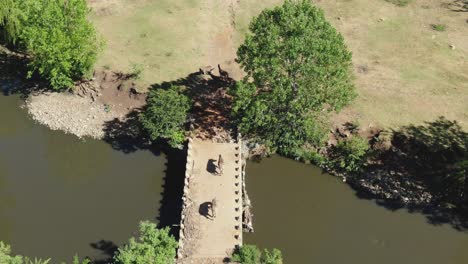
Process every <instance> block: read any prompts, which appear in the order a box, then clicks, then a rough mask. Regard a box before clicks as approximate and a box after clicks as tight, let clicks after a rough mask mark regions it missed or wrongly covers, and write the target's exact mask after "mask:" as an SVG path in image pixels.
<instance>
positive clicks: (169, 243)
mask: <svg viewBox="0 0 468 264" xmlns="http://www.w3.org/2000/svg"><path fill="white" fill-rule="evenodd" d="M177 246H178V243H177V241H176V240H175V238H174V237H172V236H171V235H169V229H168V228H165V229H157V228H156V224H154V223H151V222H148V221H144V222H141V223H140V236H139V237H138V238H134V237H132V238H130V241H129V243H128V244H127V245H125V246H123V247H121V248H119V250H118V252H117V254H116V256H115V258H114V260H115V262H114V263H115V264H141V263H145V264H160V263H165V264H166V263H167V264H170V263H174V259H175V256H176V249H177Z"/></svg>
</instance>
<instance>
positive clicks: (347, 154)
mask: <svg viewBox="0 0 468 264" xmlns="http://www.w3.org/2000/svg"><path fill="white" fill-rule="evenodd" d="M368 152H369V142H368V141H367V140H366V139H364V138H362V137H359V136H353V137H351V138H350V139H347V140H343V141H340V142H338V144H337V145H336V146H334V147H333V148H332V149H331V153H330V157H329V162H328V164H329V165H330V166H331V167H332V168H335V169H338V170H343V171H345V172H347V173H357V172H360V171H361V170H362V168H363V166H364V164H365V162H366V158H367V155H368Z"/></svg>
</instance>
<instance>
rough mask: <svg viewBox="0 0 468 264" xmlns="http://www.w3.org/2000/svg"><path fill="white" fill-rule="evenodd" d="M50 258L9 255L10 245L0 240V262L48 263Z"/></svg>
mask: <svg viewBox="0 0 468 264" xmlns="http://www.w3.org/2000/svg"><path fill="white" fill-rule="evenodd" d="M49 261H50V259H46V260H42V259H37V258H35V259H34V260H32V259H30V258H28V257H23V256H19V255H18V256H11V247H10V246H9V245H6V244H4V243H3V242H2V241H0V263H1V264H48V263H49Z"/></svg>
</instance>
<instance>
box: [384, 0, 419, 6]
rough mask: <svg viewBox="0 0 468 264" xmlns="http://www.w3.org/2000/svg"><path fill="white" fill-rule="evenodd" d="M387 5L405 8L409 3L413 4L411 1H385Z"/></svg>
mask: <svg viewBox="0 0 468 264" xmlns="http://www.w3.org/2000/svg"><path fill="white" fill-rule="evenodd" d="M385 1H387V2H389V3H392V4H394V5H397V6H407V5H408V4H409V3H411V2H413V0H385Z"/></svg>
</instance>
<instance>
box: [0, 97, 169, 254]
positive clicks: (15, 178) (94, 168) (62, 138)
mask: <svg viewBox="0 0 468 264" xmlns="http://www.w3.org/2000/svg"><path fill="white" fill-rule="evenodd" d="M19 103H20V100H19V98H18V97H17V96H7V97H6V96H2V95H0V120H1V125H0V240H3V241H5V242H8V243H10V244H12V246H13V249H14V251H15V253H16V254H23V255H29V256H38V257H53V258H54V261H53V262H54V263H60V261H65V260H68V261H69V260H70V259H71V257H72V256H73V255H74V254H75V253H78V254H80V255H81V256H86V255H88V256H91V257H96V258H99V257H101V256H102V252H100V251H99V250H95V249H94V248H93V247H92V243H95V242H98V241H100V240H107V241H112V242H113V243H115V244H117V245H119V244H122V243H123V242H125V241H126V240H127V239H128V238H129V237H130V236H131V235H132V233H133V232H134V231H136V228H137V224H138V221H139V220H143V219H149V220H153V221H156V219H157V216H158V208H159V206H160V200H161V193H162V184H163V177H164V175H165V173H164V169H165V163H166V158H165V156H164V155H162V154H161V155H159V156H155V155H154V154H153V153H151V152H150V151H136V152H134V153H132V154H125V153H122V152H118V151H114V150H113V149H112V148H111V147H110V146H109V145H108V144H106V143H105V142H102V141H96V140H86V141H83V140H79V139H77V138H76V137H73V136H70V135H65V134H63V133H61V132H57V131H50V130H49V129H47V128H45V127H43V126H40V125H36V124H34V123H33V122H32V121H31V120H29V118H28V117H27V115H26V113H25V111H23V110H20V109H19V108H18V105H19Z"/></svg>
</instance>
